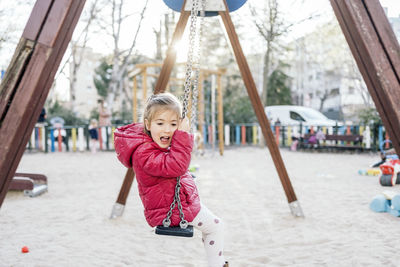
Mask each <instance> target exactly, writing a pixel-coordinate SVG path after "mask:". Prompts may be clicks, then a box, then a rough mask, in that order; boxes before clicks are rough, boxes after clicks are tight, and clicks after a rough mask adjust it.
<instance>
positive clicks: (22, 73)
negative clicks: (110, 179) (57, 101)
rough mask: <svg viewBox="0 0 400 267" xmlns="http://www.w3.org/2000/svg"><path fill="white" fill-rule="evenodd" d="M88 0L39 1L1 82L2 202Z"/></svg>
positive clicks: (0, 153) (0, 198)
mask: <svg viewBox="0 0 400 267" xmlns="http://www.w3.org/2000/svg"><path fill="white" fill-rule="evenodd" d="M84 4H85V0H38V1H37V2H36V4H35V6H34V8H33V10H32V13H31V16H30V17H29V20H28V22H27V24H26V26H25V30H24V32H23V34H22V37H21V39H20V41H19V43H18V46H17V48H16V50H15V53H14V56H13V58H12V61H11V63H10V65H9V66H8V68H7V71H6V74H5V77H4V79H3V81H2V83H1V86H0V207H1V205H2V203H3V200H4V198H5V196H6V193H7V191H8V187H9V185H10V183H11V180H12V179H13V176H14V174H15V171H16V169H17V167H18V164H19V162H20V160H21V157H22V155H23V153H24V151H25V148H26V144H27V143H28V140H29V138H30V135H31V133H32V130H33V128H34V127H35V123H36V121H37V119H38V117H39V114H40V112H41V110H42V108H43V106H44V103H45V101H46V98H47V95H48V92H49V89H50V87H51V85H52V83H53V80H54V76H55V74H56V71H57V69H58V66H59V65H60V62H61V59H62V57H63V55H64V53H65V49H66V48H67V46H68V43H69V41H70V40H71V36H72V33H73V31H74V29H75V26H76V23H77V22H78V19H79V17H80V14H81V12H82V9H83V6H84Z"/></svg>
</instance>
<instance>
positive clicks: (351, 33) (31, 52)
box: [0, 0, 400, 215]
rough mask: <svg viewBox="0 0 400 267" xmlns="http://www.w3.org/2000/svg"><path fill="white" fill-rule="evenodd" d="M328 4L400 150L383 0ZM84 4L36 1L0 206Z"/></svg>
mask: <svg viewBox="0 0 400 267" xmlns="http://www.w3.org/2000/svg"><path fill="white" fill-rule="evenodd" d="M221 1H222V2H223V5H224V10H222V11H217V13H218V15H219V16H220V17H221V18H222V20H223V23H224V25H225V28H226V29H227V33H228V36H229V39H230V42H231V44H232V48H233V50H234V54H235V57H236V59H237V62H238V64H239V68H240V72H241V74H242V76H243V80H244V83H245V86H246V89H247V91H248V93H249V97H250V99H251V102H252V105H253V107H254V109H255V111H256V112H255V113H256V115H257V118H258V120H259V122H260V126H261V129H262V132H263V135H264V137H265V139H266V140H267V145H268V148H269V151H270V153H271V156H272V159H273V161H274V163H275V166H276V168H277V171H278V174H279V177H280V179H281V182H282V185H283V187H284V189H285V193H286V197H287V199H288V202H289V205H290V207H291V211H292V213H293V214H294V215H295V214H297V215H300V214H302V213H300V212H299V211H300V206H299V205H298V202H297V198H296V195H295V194H294V190H293V188H292V185H291V182H290V180H289V177H288V174H287V172H286V169H285V167H284V164H283V160H282V158H281V156H280V153H279V149H278V147H277V145H276V143H275V142H274V137H273V134H272V132H271V129H270V125H269V122H268V119H267V117H266V116H265V112H264V110H263V107H262V104H261V100H260V98H259V96H258V92H257V89H256V86H255V83H254V80H253V78H252V76H251V74H250V69H249V66H248V64H247V61H246V59H245V57H244V55H243V51H242V49H241V47H240V44H239V40H238V37H237V34H236V31H235V28H234V26H233V24H232V21H231V18H230V15H229V12H228V10H229V9H228V6H229V5H227V3H226V2H227V1H226V0H221ZM221 1H220V2H221ZM228 2H230V1H228ZM232 2H233V1H232ZM330 2H331V5H332V7H333V9H334V11H335V14H336V16H337V19H338V21H339V24H340V26H341V28H342V30H343V33H344V35H345V37H346V40H347V42H348V43H349V46H350V48H351V51H352V53H353V55H354V58H355V59H356V62H357V65H358V67H359V69H360V71H361V73H362V75H363V78H364V81H365V83H366V85H367V87H368V90H369V92H370V94H371V96H372V99H373V100H374V103H375V105H376V107H377V110H378V112H379V114H380V117H381V118H382V120H383V123H384V125H385V128H386V129H387V131H388V133H389V135H390V138H391V140H392V142H393V146H394V148H395V150H396V152H397V153H400V114H399V113H398V112H397V110H398V103H399V102H400V94H399V93H398V92H400V81H399V79H398V77H400V54H399V53H398V51H399V50H400V48H399V44H398V42H397V40H396V37H395V35H394V33H393V30H392V28H391V26H390V24H389V21H388V19H387V17H386V15H385V13H384V10H383V9H382V6H381V5H380V3H379V1H372V0H362V1H343V0H330ZM84 4H85V1H84V0H82V1H73V0H57V1H48V0H37V2H36V4H35V6H34V8H33V10H32V13H31V16H30V18H29V20H28V22H27V24H26V27H25V30H24V32H23V34H22V36H21V39H20V41H19V43H18V46H17V48H16V50H15V53H14V56H13V59H12V61H11V63H10V65H9V67H8V68H7V71H6V74H5V75H4V78H3V80H2V83H1V86H0V206H1V205H2V203H3V201H4V198H5V195H6V193H7V191H8V187H9V185H10V183H11V181H12V178H13V177H14V174H15V171H16V169H17V167H18V164H19V162H20V160H21V157H22V155H23V152H24V151H25V148H26V145H27V143H28V140H29V137H30V134H31V133H32V130H33V128H34V125H35V123H36V120H37V118H38V117H39V114H40V112H41V110H42V108H43V106H44V102H45V100H46V97H47V95H48V92H49V89H50V87H51V85H52V83H53V80H54V76H55V74H56V71H57V68H58V66H59V65H60V62H61V59H62V57H63V55H64V53H65V50H66V47H67V45H68V43H69V41H70V39H71V36H72V33H73V31H74V29H75V26H76V23H77V21H78V19H79V17H80V14H81V12H82V9H83V6H84ZM182 6H184V5H182ZM188 18H189V12H187V11H184V10H182V12H181V16H180V19H179V21H178V25H177V30H176V31H175V33H174V35H173V41H172V46H170V48H169V51H168V53H167V58H166V59H165V61H164V64H163V69H162V70H161V73H160V77H159V79H158V80H157V84H156V88H155V91H154V93H159V92H162V91H164V90H165V87H166V84H167V83H168V79H169V76H170V73H171V67H172V66H173V64H174V62H175V58H176V51H173V49H172V48H171V47H173V45H174V44H175V43H176V41H177V40H178V39H180V37H181V36H182V33H183V28H184V26H185V24H186V22H187V20H188ZM133 178H134V173H133V171H132V170H131V169H129V170H128V171H127V174H126V179H125V180H124V183H123V187H122V189H121V192H120V196H119V197H118V200H117V203H118V204H120V205H121V206H123V205H125V203H126V197H127V195H128V194H129V189H130V186H131V183H132V181H133Z"/></svg>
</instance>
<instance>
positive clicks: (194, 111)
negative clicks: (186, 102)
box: [190, 0, 206, 133]
mask: <svg viewBox="0 0 400 267" xmlns="http://www.w3.org/2000/svg"><path fill="white" fill-rule="evenodd" d="M205 7H206V1H205V0H201V10H200V25H199V29H198V31H199V34H198V46H197V53H196V59H195V65H194V70H195V71H194V81H193V91H192V116H191V122H190V125H191V131H192V133H193V132H194V130H195V129H197V99H198V93H199V92H198V86H199V74H200V59H201V58H200V54H201V47H202V35H203V25H204V17H205Z"/></svg>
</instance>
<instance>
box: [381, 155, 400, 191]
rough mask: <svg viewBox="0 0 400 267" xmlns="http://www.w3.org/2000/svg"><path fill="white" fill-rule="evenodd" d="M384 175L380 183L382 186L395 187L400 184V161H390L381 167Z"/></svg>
mask: <svg viewBox="0 0 400 267" xmlns="http://www.w3.org/2000/svg"><path fill="white" fill-rule="evenodd" d="M379 168H380V169H381V172H382V175H381V177H380V178H379V182H380V184H381V185H382V186H394V185H395V184H399V183H400V179H399V178H400V177H399V176H400V175H399V174H400V160H398V159H394V160H389V161H387V162H385V163H383V164H381V165H380V166H379Z"/></svg>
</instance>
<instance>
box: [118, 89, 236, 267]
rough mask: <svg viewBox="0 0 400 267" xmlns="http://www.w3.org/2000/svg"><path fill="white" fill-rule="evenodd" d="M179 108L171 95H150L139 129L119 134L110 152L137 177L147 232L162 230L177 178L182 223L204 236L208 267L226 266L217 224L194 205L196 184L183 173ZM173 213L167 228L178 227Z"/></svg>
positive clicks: (185, 158) (186, 140)
mask: <svg viewBox="0 0 400 267" xmlns="http://www.w3.org/2000/svg"><path fill="white" fill-rule="evenodd" d="M181 114H182V112H181V105H180V103H179V101H178V100H177V99H176V97H174V96H173V95H171V94H169V93H162V94H157V95H153V96H151V97H150V98H149V100H148V101H147V104H146V107H145V110H144V116H143V117H144V123H133V124H130V125H126V126H123V127H120V128H118V129H117V130H116V131H115V133H114V137H115V150H116V152H117V156H118V159H119V160H120V161H121V162H122V163H123V164H124V165H125V166H126V167H128V168H133V169H134V170H135V173H136V177H137V183H138V188H139V195H140V198H141V200H142V202H143V206H144V209H145V210H144V214H145V217H146V220H147V222H148V224H149V225H150V226H152V227H155V226H157V225H162V221H163V219H164V218H165V217H166V215H167V213H168V211H169V209H170V205H171V203H172V202H173V199H174V193H175V185H176V178H177V177H178V176H180V177H181V188H180V199H181V203H182V209H183V213H184V215H185V220H187V221H188V222H189V224H190V225H193V227H195V228H197V229H198V230H200V231H201V232H202V233H203V238H202V241H203V243H204V247H205V250H206V255H207V260H208V265H209V266H212V267H214V266H215V267H221V266H228V263H227V262H225V260H224V255H223V247H224V236H223V224H222V220H221V219H220V218H218V217H217V216H215V215H214V214H213V213H212V212H211V211H210V210H208V209H207V208H206V207H205V206H204V205H203V204H202V203H201V202H200V199H199V195H198V191H197V187H196V184H195V183H194V180H193V178H192V176H191V175H190V173H189V171H188V167H189V163H190V156H191V151H192V147H193V136H192V135H191V134H189V121H188V119H187V118H184V119H183V120H182V119H181ZM179 222H180V218H179V212H178V209H177V208H175V209H174V210H173V214H172V216H171V226H177V225H179Z"/></svg>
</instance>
